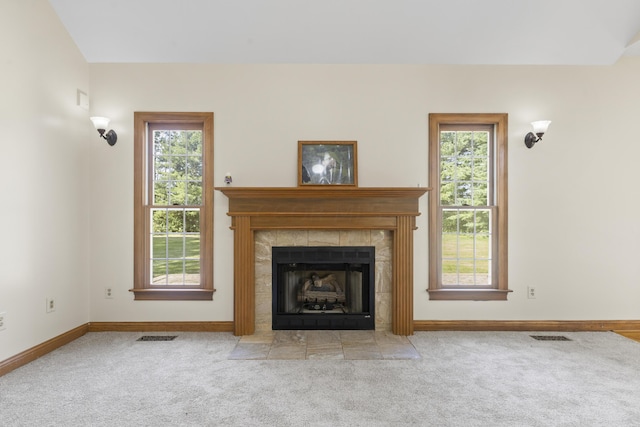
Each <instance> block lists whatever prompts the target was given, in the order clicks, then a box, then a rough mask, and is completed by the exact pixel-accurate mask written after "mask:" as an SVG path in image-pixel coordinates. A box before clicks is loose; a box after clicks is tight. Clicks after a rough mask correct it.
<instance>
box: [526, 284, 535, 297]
mask: <svg viewBox="0 0 640 427" xmlns="http://www.w3.org/2000/svg"><path fill="white" fill-rule="evenodd" d="M527 298H529V299H536V288H534V287H533V286H527Z"/></svg>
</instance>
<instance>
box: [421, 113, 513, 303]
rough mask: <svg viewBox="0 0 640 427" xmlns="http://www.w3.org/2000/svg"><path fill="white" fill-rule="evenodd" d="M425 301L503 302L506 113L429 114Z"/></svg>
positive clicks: (505, 222)
mask: <svg viewBox="0 0 640 427" xmlns="http://www.w3.org/2000/svg"><path fill="white" fill-rule="evenodd" d="M429 180H430V183H431V187H432V191H431V192H430V195H429V265H430V269H429V289H428V291H429V299H432V300H506V299H507V294H508V292H509V289H508V287H507V286H508V283H507V280H508V279H507V115H506V114H430V115H429Z"/></svg>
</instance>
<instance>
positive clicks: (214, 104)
mask: <svg viewBox="0 0 640 427" xmlns="http://www.w3.org/2000/svg"><path fill="white" fill-rule="evenodd" d="M90 71H91V73H90V74H91V95H92V99H93V104H92V105H93V113H95V114H105V115H110V116H111V117H113V119H114V121H113V126H114V127H115V128H116V129H117V130H118V132H119V135H120V140H119V142H118V145H117V146H116V147H115V148H114V149H112V150H110V151H108V156H104V155H100V153H98V151H101V150H100V148H99V147H96V146H94V147H92V150H93V151H94V152H93V153H92V155H91V159H92V164H91V171H92V190H93V191H92V194H91V219H92V222H93V224H94V226H93V227H92V234H91V247H92V253H91V318H92V320H95V321H128V320H231V319H232V302H233V297H232V291H233V287H232V281H233V272H232V244H233V241H232V232H231V231H230V230H229V225H230V220H229V218H228V217H227V216H226V208H227V200H226V198H225V197H224V196H223V195H221V194H220V193H219V192H216V197H215V203H216V210H215V286H216V288H217V289H218V291H217V292H216V294H215V295H214V301H213V302H134V301H133V300H132V296H131V294H130V293H129V292H128V289H129V288H131V286H132V283H131V276H132V273H131V259H132V253H131V251H132V249H131V248H132V214H131V212H132V204H131V203H132V193H131V192H132V163H133V158H132V155H133V150H132V118H133V112H134V111H213V112H214V113H215V170H216V173H215V184H216V185H219V186H220V185H223V177H224V175H225V173H226V172H231V174H232V175H233V179H234V183H233V185H236V186H285V187H287V186H295V185H296V160H297V145H296V144H297V141H298V140H305V139H307V140H308V139H319V140H322V139H326V140H332V139H348V140H349V139H353V140H357V141H358V154H359V158H358V164H359V183H360V186H363V187H366V186H416V185H422V186H426V185H428V182H427V115H428V114H429V113H430V112H490V113H496V112H506V113H509V162H510V164H509V167H510V171H509V173H510V174H509V195H510V221H509V232H510V235H509V244H510V247H509V256H510V265H509V267H510V288H511V289H512V290H513V291H514V292H513V293H512V294H511V295H510V296H509V301H507V302H448V301H435V302H430V301H428V296H427V294H426V291H425V289H426V287H427V282H426V281H427V269H428V266H427V255H428V254H427V217H426V212H427V202H426V197H425V198H424V199H423V200H422V203H421V206H420V207H421V211H422V212H423V215H422V216H421V217H419V218H418V226H419V229H418V230H417V231H416V233H415V243H416V250H415V318H416V319H419V320H428V319H496V320H503V319H518V320H551V319H559V320H563V319H575V320H577V319H631V318H635V319H637V318H640V304H638V301H639V300H640V288H639V287H638V286H637V284H638V277H639V274H638V273H639V268H638V265H639V263H638V262H637V255H638V253H639V252H640V251H638V249H639V246H640V243H638V242H639V241H640V226H639V225H638V220H637V211H638V209H639V208H640V200H638V195H639V193H640V190H638V185H637V181H638V177H637V172H636V170H637V165H636V163H637V159H638V158H640V144H638V143H639V142H640V141H639V139H640V138H639V136H638V135H639V134H638V132H637V120H638V117H639V116H640V104H638V102H637V100H638V99H640V85H639V84H638V81H637V76H638V75H640V60H639V59H638V58H635V59H627V60H623V61H621V62H620V63H618V64H617V65H615V66H610V67H569V66H562V67H560V66H557V67H542V66H518V67H516V66H511V67H510V66H411V65H170V64H162V65H153V64H147V65H132V64H92V65H91V66H90ZM546 118H548V119H550V120H553V123H552V124H551V127H550V129H549V132H548V134H547V135H546V136H545V138H544V141H543V142H542V143H540V144H538V145H536V146H535V147H534V148H533V149H530V150H529V149H527V148H526V147H525V146H524V143H523V140H524V135H525V134H526V133H527V132H528V131H529V130H530V126H529V122H530V121H533V120H538V119H546ZM96 224H100V227H98V226H97V225H96ZM106 286H113V287H115V288H116V297H115V298H114V299H112V300H106V299H104V298H103V288H104V287H106ZM527 286H535V287H536V288H537V293H538V297H537V299H535V300H530V299H527V298H526V292H525V291H526V288H527Z"/></svg>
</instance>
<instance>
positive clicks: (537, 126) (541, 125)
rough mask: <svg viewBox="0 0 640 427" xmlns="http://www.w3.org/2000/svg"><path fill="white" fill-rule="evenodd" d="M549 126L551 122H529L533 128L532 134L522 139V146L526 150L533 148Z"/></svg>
mask: <svg viewBox="0 0 640 427" xmlns="http://www.w3.org/2000/svg"><path fill="white" fill-rule="evenodd" d="M550 124H551V120H540V121H537V122H531V126H533V132H529V133H528V134H527V135H526V136H525V137H524V145H526V146H527V148H531V147H533V145H534V144H535V143H536V142H538V141H540V140H541V139H542V135H544V133H545V132H546V131H547V128H548V127H549V125H550Z"/></svg>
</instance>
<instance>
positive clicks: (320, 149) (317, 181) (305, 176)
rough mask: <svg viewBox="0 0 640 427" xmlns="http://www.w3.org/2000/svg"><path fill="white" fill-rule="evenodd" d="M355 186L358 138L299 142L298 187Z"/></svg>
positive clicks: (356, 179) (356, 182) (356, 180)
mask: <svg viewBox="0 0 640 427" xmlns="http://www.w3.org/2000/svg"><path fill="white" fill-rule="evenodd" d="M324 185H340V186H351V187H357V186H358V147H357V141H298V186H299V187H301V186H305V187H306V186H324Z"/></svg>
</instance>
